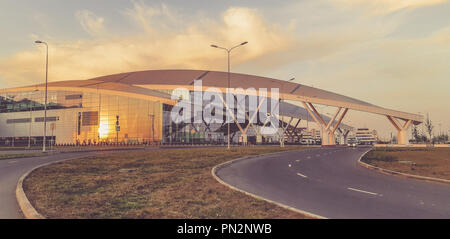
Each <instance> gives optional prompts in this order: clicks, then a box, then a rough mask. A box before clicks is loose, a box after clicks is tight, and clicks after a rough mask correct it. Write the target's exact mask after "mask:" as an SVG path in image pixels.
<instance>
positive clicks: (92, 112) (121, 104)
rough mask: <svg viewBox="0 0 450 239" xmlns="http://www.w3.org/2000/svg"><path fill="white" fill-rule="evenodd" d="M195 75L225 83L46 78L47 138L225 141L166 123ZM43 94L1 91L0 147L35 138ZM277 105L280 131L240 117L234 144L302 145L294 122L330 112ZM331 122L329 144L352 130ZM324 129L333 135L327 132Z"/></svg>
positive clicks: (268, 82)
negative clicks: (175, 95)
mask: <svg viewBox="0 0 450 239" xmlns="http://www.w3.org/2000/svg"><path fill="white" fill-rule="evenodd" d="M230 78H231V87H232V88H243V89H247V88H250V87H255V88H266V89H270V88H278V89H280V99H282V100H283V99H284V100H297V101H301V102H303V101H305V102H307V103H308V104H310V105H311V107H313V106H312V103H318V104H326V105H333V104H335V102H337V103H336V104H344V103H345V107H348V108H352V109H356V110H367V111H369V110H371V111H373V112H374V113H380V112H378V111H379V110H380V109H383V110H385V111H387V112H388V113H390V112H393V113H395V114H397V115H399V116H405V117H401V119H408V117H409V116H410V115H409V114H408V113H403V112H397V111H392V110H387V109H384V108H381V107H377V106H374V105H371V104H369V103H366V102H363V101H359V100H356V99H353V98H349V97H346V96H342V95H338V94H335V93H332V92H328V91H323V90H320V89H316V88H312V87H308V86H303V85H299V84H295V83H291V82H286V81H280V80H275V79H271V78H266V77H259V76H252V75H245V74H236V73H232V74H231V77H230ZM195 80H202V81H203V85H204V88H206V87H215V88H218V89H220V90H222V91H223V92H224V91H225V89H226V87H227V73H226V72H215V71H200V70H150V71H141V72H131V73H122V74H116V75H109V76H102V77H98V78H93V79H89V80H77V81H59V82H50V83H49V84H48V97H47V99H48V104H47V119H46V121H47V130H46V132H47V133H46V135H47V142H49V143H53V144H57V145H77V144H79V145H98V144H159V143H164V144H177V143H184V144H186V143H192V144H194V143H214V144H221V143H225V142H226V140H227V127H226V126H227V125H226V124H219V125H215V126H214V125H212V124H208V123H207V122H203V123H200V124H199V123H197V124H195V123H192V124H189V123H181V124H179V123H174V122H172V119H171V117H170V112H171V110H172V109H173V107H174V106H176V104H177V102H178V101H177V100H176V99H175V100H174V99H172V97H171V95H172V92H173V91H174V90H176V89H178V88H187V89H189V90H190V91H191V92H192V91H193V89H194V88H193V87H194V86H193V82H194V81H195ZM44 95H45V85H44V84H39V85H32V86H26V87H20V88H11V89H3V90H0V145H10V146H13V145H14V146H16V145H27V144H28V143H29V142H31V145H41V144H42V141H43V135H44V130H43V127H44V102H45V97H44ZM306 106H308V105H306ZM279 108H280V109H279V110H280V118H279V122H280V126H281V127H280V128H281V129H280V130H282V131H283V136H281V135H275V136H273V135H272V136H268V135H261V134H258V133H257V131H258V130H257V129H258V127H261V124H254V125H251V127H250V126H248V125H249V124H248V122H246V123H243V124H242V125H241V124H239V125H238V124H232V126H231V128H232V130H231V133H230V134H231V135H232V136H233V137H232V138H231V139H232V142H239V141H240V136H241V135H245V136H246V137H248V138H249V142H254V143H272V142H277V141H278V140H280V139H281V138H283V139H285V140H287V141H289V142H293V143H296V142H297V143H301V139H302V130H301V128H300V127H299V122H300V121H301V120H309V121H314V122H316V123H320V121H318V120H317V118H320V119H321V120H322V121H327V122H329V121H330V118H328V117H326V116H323V115H318V114H316V117H310V115H311V110H310V108H309V107H308V108H303V107H299V106H297V105H293V104H289V103H287V102H280V104H279ZM312 109H314V108H312ZM345 112H346V111H345ZM345 112H344V115H345ZM222 113H223V114H224V115H225V114H226V113H225V112H222ZM382 113H385V112H384V111H383V112H382ZM344 115H343V116H344ZM313 116H314V115H313ZM343 116H342V117H343ZM411 117H413V119H414V120H415V121H414V123H420V122H419V121H420V120H421V119H420V118H414V117H415V116H414V115H413V116H411ZM335 119H336V120H335ZM341 120H342V118H341ZM336 121H337V122H336ZM334 122H336V127H335V128H334V130H333V131H332V132H331V130H328V129H327V130H328V131H325V129H324V130H322V136H324V135H325V134H324V133H326V137H327V139H328V138H329V139H330V142H331V141H334V135H338V134H340V133H342V134H343V135H347V133H348V131H350V130H352V128H351V127H350V126H347V125H345V124H342V123H341V122H340V121H338V118H336V116H335V117H334V118H333V124H334ZM213 126H214V127H213ZM332 126H333V125H332ZM212 128H215V129H214V130H212ZM243 128H246V131H243ZM331 128H332V127H331ZM331 128H330V129H331ZM330 135H332V136H333V137H329V136H330ZM333 144H334V142H333Z"/></svg>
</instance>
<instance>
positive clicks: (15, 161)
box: [8, 160, 19, 163]
mask: <svg viewBox="0 0 450 239" xmlns="http://www.w3.org/2000/svg"><path fill="white" fill-rule="evenodd" d="M17 162H19V161H17V160H14V161H9V162H8V163H17Z"/></svg>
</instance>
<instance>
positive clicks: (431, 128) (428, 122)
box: [425, 114, 434, 143]
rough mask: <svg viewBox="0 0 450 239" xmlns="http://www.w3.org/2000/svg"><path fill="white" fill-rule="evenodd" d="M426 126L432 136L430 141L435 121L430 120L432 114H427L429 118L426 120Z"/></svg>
mask: <svg viewBox="0 0 450 239" xmlns="http://www.w3.org/2000/svg"><path fill="white" fill-rule="evenodd" d="M425 127H426V129H427V132H428V135H429V136H430V143H431V140H432V138H433V128H434V126H433V122H431V120H430V116H429V115H428V114H427V120H426V121H425Z"/></svg>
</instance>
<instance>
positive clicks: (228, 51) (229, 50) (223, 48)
mask: <svg viewBox="0 0 450 239" xmlns="http://www.w3.org/2000/svg"><path fill="white" fill-rule="evenodd" d="M247 43H248V42H247V41H245V42H242V43H241V44H239V45H236V46H234V47H232V48H229V49H227V48H225V47H220V46H217V45H211V47H214V48H218V49H222V50H225V51H226V52H227V54H228V75H227V78H228V89H230V53H231V51H232V50H233V49H235V48H237V47H240V46H243V45H245V44H247ZM227 124H228V145H227V148H228V149H230V122H227Z"/></svg>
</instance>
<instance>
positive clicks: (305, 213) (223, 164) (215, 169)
mask: <svg viewBox="0 0 450 239" xmlns="http://www.w3.org/2000/svg"><path fill="white" fill-rule="evenodd" d="M294 151H295V150H294ZM285 152H293V151H283V152H275V153H267V154H260V155H252V156H246V157H242V158H238V159H233V160H230V161H228V162H224V163H221V164H219V165H216V166H214V167H213V168H212V169H211V174H212V176H213V177H214V179H216V180H217V181H218V182H219V183H220V184H222V185H224V186H226V187H228V188H230V189H232V190H235V191H238V192H241V193H244V194H245V195H248V196H251V197H253V198H256V199H259V200H263V201H266V202H268V203H272V204H275V205H277V206H279V207H282V208H284V209H287V210H291V211H294V212H296V213H300V214H303V215H305V216H307V217H311V218H314V219H327V218H326V217H323V216H319V215H316V214H313V213H310V212H307V211H303V210H300V209H297V208H293V207H290V206H288V205H285V204H282V203H278V202H275V201H272V200H270V199H267V198H263V197H261V196H258V195H256V194H253V193H249V192H247V191H244V190H242V189H239V188H236V187H234V186H232V185H230V184H228V183H226V182H224V181H223V180H222V179H221V178H219V176H217V175H216V171H217V170H218V169H220V168H222V167H224V166H227V165H230V164H232V163H235V162H237V161H240V160H245V159H251V158H256V157H261V156H268V155H272V154H279V153H285Z"/></svg>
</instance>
